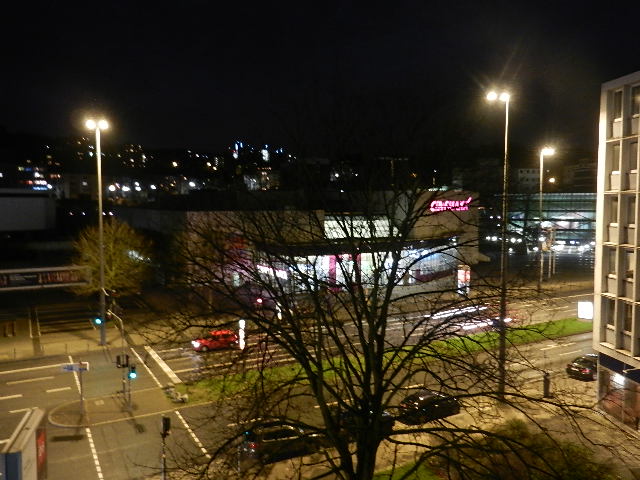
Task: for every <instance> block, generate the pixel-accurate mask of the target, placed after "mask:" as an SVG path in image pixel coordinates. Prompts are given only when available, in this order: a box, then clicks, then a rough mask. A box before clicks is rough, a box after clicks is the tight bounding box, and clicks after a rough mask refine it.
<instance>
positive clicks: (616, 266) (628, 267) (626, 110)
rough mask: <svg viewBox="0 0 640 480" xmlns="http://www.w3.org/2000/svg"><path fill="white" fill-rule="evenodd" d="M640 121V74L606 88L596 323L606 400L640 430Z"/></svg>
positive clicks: (613, 412) (614, 411)
mask: <svg viewBox="0 0 640 480" xmlns="http://www.w3.org/2000/svg"><path fill="white" fill-rule="evenodd" d="M639 118H640V72H636V73H633V74H630V75H627V76H624V77H621V78H618V79H615V80H611V81H609V82H607V83H605V84H603V86H602V92H601V99H600V124H599V149H598V194H597V206H596V219H597V225H596V263H595V282H594V324H593V329H594V330H593V345H594V349H595V350H596V351H597V352H599V371H598V401H599V405H600V407H601V408H602V409H604V410H605V411H607V412H608V413H609V414H611V415H612V416H614V417H615V418H617V419H618V420H620V421H622V422H623V423H625V424H627V425H628V426H630V427H632V428H634V429H637V428H638V420H639V418H640V280H638V279H637V278H636V277H635V271H636V270H638V257H639V256H638V251H639V250H640V237H639V236H638V232H637V228H636V225H637V224H638V213H639V210H638V195H639V194H640V189H639V188H638V187H639V184H638V168H639V159H638V140H639V139H640V131H639V128H638V120H639Z"/></svg>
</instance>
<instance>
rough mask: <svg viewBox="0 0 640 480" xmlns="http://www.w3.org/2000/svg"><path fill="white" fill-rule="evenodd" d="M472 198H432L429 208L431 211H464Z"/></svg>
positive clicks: (467, 208)
mask: <svg viewBox="0 0 640 480" xmlns="http://www.w3.org/2000/svg"><path fill="white" fill-rule="evenodd" d="M472 200H473V198H471V197H469V198H467V199H466V200H433V201H432V202H431V205H430V207H429V209H430V210H431V211H432V212H444V211H447V210H448V211H451V212H465V211H467V210H469V204H470V203H471V201H472Z"/></svg>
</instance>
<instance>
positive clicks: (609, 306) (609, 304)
mask: <svg viewBox="0 0 640 480" xmlns="http://www.w3.org/2000/svg"><path fill="white" fill-rule="evenodd" d="M602 303H603V305H604V318H606V319H607V325H610V326H612V327H613V325H614V324H615V317H614V312H615V310H614V306H615V303H614V301H613V300H611V299H610V298H603V299H602Z"/></svg>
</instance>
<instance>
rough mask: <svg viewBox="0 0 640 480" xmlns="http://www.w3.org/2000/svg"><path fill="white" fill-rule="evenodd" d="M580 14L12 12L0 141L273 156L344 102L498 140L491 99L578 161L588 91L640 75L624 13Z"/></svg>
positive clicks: (392, 7) (513, 9) (526, 139)
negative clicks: (452, 121)
mask: <svg viewBox="0 0 640 480" xmlns="http://www.w3.org/2000/svg"><path fill="white" fill-rule="evenodd" d="M592 3H594V2H573V1H571V2H557V1H556V2H527V3H525V4H521V3H518V2H477V1H474V2H466V1H465V2H457V1H448V2H433V1H424V2H420V1H402V0H395V1H392V2H347V1H344V2H335V1H323V2H304V1H297V2H292V1H275V2H246V1H245V2H243V1H236V2H217V1H191V0H183V1H178V2H143V1H128V2H120V1H103V2H92V1H85V2H75V1H70V2H68V1H57V2H53V1H50V2H37V1H36V2H20V6H17V4H14V6H13V7H12V10H13V13H12V14H11V15H8V14H7V12H6V11H5V14H4V15H3V16H4V19H3V22H2V28H1V29H0V39H1V41H2V50H3V54H2V75H1V80H0V85H1V94H0V95H1V96H0V126H3V127H4V128H5V129H6V130H8V131H9V132H30V133H38V134H45V135H51V136H60V135H76V134H78V133H79V132H82V131H83V130H82V123H81V119H82V118H83V116H84V115H85V113H86V112H87V111H91V110H93V111H100V112H104V113H105V114H106V115H107V116H108V118H109V120H110V121H111V123H112V124H113V129H112V131H111V132H110V133H109V135H110V138H111V139H112V141H119V142H136V143H141V144H142V145H144V146H149V147H192V148H207V149H217V148H221V147H224V146H226V145H230V144H231V143H232V142H233V141H234V140H235V139H242V140H245V141H248V142H252V143H254V144H261V143H269V144H271V145H282V144H284V145H285V146H290V145H289V144H290V143H291V142H292V138H293V137H296V138H298V139H299V138H300V137H301V136H306V137H313V136H314V134H315V133H317V132H318V131H320V130H322V127H321V125H322V124H324V123H326V119H327V118H332V115H333V114H335V111H336V110H339V109H340V108H342V109H343V110H346V111H349V110H350V108H351V105H352V102H353V105H354V109H356V110H358V109H359V110H358V111H359V112H360V113H359V114H360V118H364V117H368V115H367V114H366V113H364V112H366V111H376V112H377V114H380V116H381V117H382V116H384V117H385V119H386V121H387V122H388V124H386V125H385V126H384V127H381V128H387V127H388V125H391V124H396V125H397V124H399V123H402V122H396V121H395V120H394V117H398V118H400V117H402V116H403V115H404V114H405V113H406V112H408V111H413V110H416V111H417V110H421V111H422V112H423V115H425V116H426V117H427V118H428V120H427V124H429V125H434V124H436V123H438V121H439V118H438V117H439V116H447V117H460V118H465V119H466V120H467V123H475V124H476V125H484V126H485V128H477V129H476V130H475V131H474V132H473V133H470V135H475V136H476V138H483V136H486V135H496V136H497V137H498V140H499V139H500V131H499V129H498V131H496V126H499V125H501V123H500V122H502V121H503V117H502V116H501V113H500V111H499V110H498V109H497V108H495V107H490V106H488V105H486V104H485V102H484V100H483V95H484V92H485V91H486V89H487V88H489V87H491V86H494V85H498V86H500V85H504V86H506V87H508V88H509V89H510V90H511V92H512V94H513V97H512V104H511V107H512V110H511V126H512V132H513V133H512V134H513V138H514V139H515V140H516V141H518V142H521V143H523V144H531V145H538V144H540V143H542V142H548V141H551V142H553V143H555V144H556V145H558V146H560V147H562V146H565V147H579V148H585V149H593V148H594V147H595V145H596V137H595V135H596V124H597V109H598V102H599V91H600V85H601V84H602V83H603V82H605V81H608V80H611V79H613V78H616V77H619V76H622V75H626V74H628V73H632V72H634V71H637V70H640V54H638V49H637V47H638V45H639V44H640V37H639V36H638V31H639V30H638V22H639V20H638V18H640V15H638V13H640V11H639V10H640V8H639V7H628V6H625V7H624V9H620V10H618V11H612V12H610V13H606V9H607V8H608V7H611V8H614V7H616V6H619V5H621V4H616V3H615V2H613V3H600V2H598V3H597V4H596V5H595V6H592V5H591V4H592ZM624 3H625V5H627V4H630V2H624ZM559 5H560V6H559ZM354 99H357V100H354ZM356 105H357V108H356V107H355V106H356ZM363 105H368V108H370V110H367V108H362V106H363ZM378 105H384V107H380V108H378ZM394 108H395V110H394ZM352 110H353V109H352ZM381 112H384V114H382V113H381ZM352 113H353V111H352ZM374 115H375V114H374ZM318 117H322V121H319V120H318ZM301 131H303V132H304V133H300V132H301ZM325 133H326V132H325ZM105 141H106V139H105Z"/></svg>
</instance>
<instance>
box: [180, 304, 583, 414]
mask: <svg viewBox="0 0 640 480" xmlns="http://www.w3.org/2000/svg"><path fill="white" fill-rule="evenodd" d="M592 328H593V325H592V323H591V322H588V321H584V320H579V319H577V318H575V317H573V318H566V319H563V320H554V321H550V322H544V323H535V324H531V325H526V326H514V327H512V328H510V329H509V330H508V331H507V345H508V346H509V345H522V344H526V343H535V342H539V341H542V340H547V339H554V338H560V337H565V336H569V335H576V334H579V333H586V332H590V331H591V330H592ZM497 344H498V334H497V333H496V332H495V331H490V332H483V333H474V334H470V335H467V336H463V337H453V338H450V339H447V340H438V341H435V342H432V343H431V344H430V345H429V346H428V347H425V349H424V351H425V354H424V356H425V357H434V356H436V355H438V353H441V354H442V355H466V354H470V353H476V352H480V351H484V350H492V349H494V348H496V346H497ZM416 358H420V354H418V355H417V356H416ZM398 361H400V360H398ZM343 363H344V359H342V358H333V359H332V360H331V362H330V361H328V360H326V361H324V362H323V368H324V369H325V373H324V375H325V378H327V379H329V378H331V377H334V378H335V376H336V374H335V373H334V374H332V373H331V372H332V371H335V370H336V369H339V368H341V365H343ZM260 377H262V378H260ZM260 379H261V380H262V381H263V382H264V383H265V384H272V385H277V384H278V383H285V382H292V381H296V382H299V383H300V384H302V383H303V382H305V377H304V372H302V369H301V368H300V366H299V365H281V366H276V367H270V368H267V369H264V370H262V371H257V370H247V371H246V372H245V373H234V374H232V375H226V376H224V377H222V378H219V377H217V378H204V379H202V380H199V381H196V382H194V383H192V384H189V385H177V386H176V389H177V390H178V391H180V392H182V393H188V394H189V401H190V402H207V401H213V400H215V399H217V398H219V397H220V396H222V395H226V396H229V395H234V394H237V393H239V392H242V391H245V390H246V388H247V386H249V385H254V384H255V383H256V382H257V381H258V380H260Z"/></svg>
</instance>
